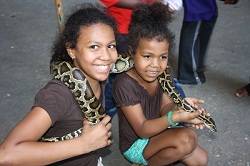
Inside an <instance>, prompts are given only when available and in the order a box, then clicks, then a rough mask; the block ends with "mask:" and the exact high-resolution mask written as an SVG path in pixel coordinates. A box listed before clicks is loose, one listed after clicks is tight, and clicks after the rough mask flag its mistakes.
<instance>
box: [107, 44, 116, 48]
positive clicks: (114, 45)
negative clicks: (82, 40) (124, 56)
mask: <svg viewBox="0 0 250 166" xmlns="http://www.w3.org/2000/svg"><path fill="white" fill-rule="evenodd" d="M108 48H116V44H110V45H108Z"/></svg>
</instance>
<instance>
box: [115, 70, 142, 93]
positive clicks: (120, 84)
mask: <svg viewBox="0 0 250 166" xmlns="http://www.w3.org/2000/svg"><path fill="white" fill-rule="evenodd" d="M139 86H140V85H139V84H138V82H137V81H136V80H135V79H134V78H132V77H131V76H129V75H128V73H127V72H124V73H121V74H118V75H117V76H116V78H115V80H114V88H116V89H117V88H125V89H126V88H129V89H134V88H139Z"/></svg>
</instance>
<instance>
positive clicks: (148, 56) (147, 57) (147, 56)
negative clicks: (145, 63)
mask: <svg viewBox="0 0 250 166" xmlns="http://www.w3.org/2000/svg"><path fill="white" fill-rule="evenodd" d="M142 56H143V58H145V59H149V58H150V55H142Z"/></svg>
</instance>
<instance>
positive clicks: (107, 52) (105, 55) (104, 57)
mask: <svg viewBox="0 0 250 166" xmlns="http://www.w3.org/2000/svg"><path fill="white" fill-rule="evenodd" d="M100 59H102V60H105V61H108V60H110V59H111V52H110V50H109V49H108V48H104V49H103V51H102V55H101V57H100Z"/></svg>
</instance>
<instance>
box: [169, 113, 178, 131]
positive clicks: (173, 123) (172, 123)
mask: <svg viewBox="0 0 250 166" xmlns="http://www.w3.org/2000/svg"><path fill="white" fill-rule="evenodd" d="M167 119H168V124H169V126H171V127H175V126H177V125H178V124H179V123H177V122H174V121H173V111H169V112H168V114H167Z"/></svg>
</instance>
